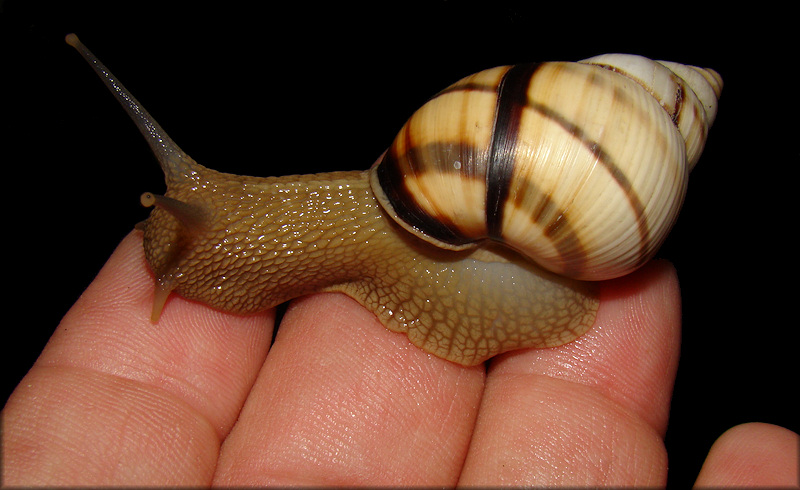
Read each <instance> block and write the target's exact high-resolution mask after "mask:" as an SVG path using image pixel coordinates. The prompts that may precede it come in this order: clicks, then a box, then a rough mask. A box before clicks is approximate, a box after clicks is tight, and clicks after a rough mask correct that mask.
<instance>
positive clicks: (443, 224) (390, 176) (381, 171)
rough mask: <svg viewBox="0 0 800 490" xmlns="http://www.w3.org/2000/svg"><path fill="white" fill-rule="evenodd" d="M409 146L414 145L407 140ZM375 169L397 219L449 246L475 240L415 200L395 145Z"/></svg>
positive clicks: (444, 217) (409, 157) (449, 220)
mask: <svg viewBox="0 0 800 490" xmlns="http://www.w3.org/2000/svg"><path fill="white" fill-rule="evenodd" d="M409 133H410V131H409ZM409 148H416V147H415V146H413V145H412V144H411V143H409ZM416 153H418V152H417V151H411V152H409V153H407V154H406V155H405V158H406V159H409V160H414V158H415V156H414V155H415V154H416ZM376 172H377V176H378V181H379V183H380V186H381V188H382V189H383V192H384V194H385V195H386V199H387V201H388V202H389V203H391V206H392V209H393V211H394V213H395V214H396V215H397V218H398V219H399V220H401V221H403V222H404V223H406V224H407V225H409V226H411V227H413V228H415V229H417V230H420V231H421V232H422V233H424V234H425V235H428V236H431V237H433V238H436V239H437V240H440V241H442V242H444V243H449V244H451V245H464V244H467V243H470V242H472V241H474V238H471V237H468V236H466V235H464V234H463V233H461V231H460V229H459V227H458V225H457V224H456V223H453V222H452V220H451V219H450V218H449V217H447V216H440V215H436V216H434V215H431V214H429V213H428V212H426V211H425V210H424V209H423V208H422V207H421V206H420V205H419V204H418V203H417V199H416V198H415V197H414V196H413V195H412V194H411V192H410V191H409V189H408V187H407V186H406V185H405V183H404V182H405V179H404V176H403V174H402V173H401V172H400V165H399V164H398V163H397V155H396V154H395V152H394V148H392V149H390V150H389V151H388V152H386V155H385V156H384V157H383V161H382V162H381V164H380V165H378V168H377V169H376Z"/></svg>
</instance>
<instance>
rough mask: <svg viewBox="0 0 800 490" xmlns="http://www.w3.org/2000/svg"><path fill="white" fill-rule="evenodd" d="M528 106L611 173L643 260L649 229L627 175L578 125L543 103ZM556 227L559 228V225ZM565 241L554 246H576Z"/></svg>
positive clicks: (570, 239)
mask: <svg viewBox="0 0 800 490" xmlns="http://www.w3.org/2000/svg"><path fill="white" fill-rule="evenodd" d="M528 107H529V108H531V109H533V110H535V111H537V112H539V113H540V114H541V115H543V116H544V117H546V118H548V119H549V120H551V121H553V122H554V123H556V124H559V125H560V126H561V127H563V128H564V130H565V131H566V132H567V133H568V134H570V135H571V136H572V137H573V138H575V140H576V141H578V142H579V143H580V144H582V145H583V146H584V147H585V148H586V149H587V150H589V151H590V152H591V153H592V154H593V155H595V157H596V158H597V162H598V163H600V164H601V165H603V167H605V169H606V170H607V171H608V173H609V175H611V178H612V179H614V181H615V182H616V183H617V186H618V187H619V188H620V189H622V191H623V192H624V193H625V196H626V197H627V199H628V204H629V205H630V207H631V210H632V211H633V214H634V215H635V216H636V223H637V225H638V232H639V260H638V261H637V262H639V263H643V262H645V261H646V260H647V258H648V253H649V250H650V249H651V246H652V244H651V241H652V240H651V237H650V229H649V226H648V224H647V218H646V216H645V212H644V204H643V203H642V200H641V199H640V198H639V196H638V194H637V193H636V191H635V190H634V188H633V185H632V184H631V182H630V180H628V177H627V176H626V175H625V172H624V171H623V170H622V169H621V168H620V167H619V166H618V165H617V164H616V163H614V159H613V158H611V155H609V154H608V153H607V152H606V151H605V150H604V149H603V148H602V147H601V145H600V144H599V143H598V142H596V141H594V140H592V139H591V138H589V137H588V136H587V135H586V133H585V132H584V131H583V130H582V129H581V128H580V127H579V126H578V125H576V124H574V123H573V122H571V121H569V120H567V119H565V118H564V117H562V116H561V115H560V114H558V113H556V112H555V111H554V110H552V109H551V108H549V107H547V106H545V105H544V104H540V103H536V102H529V103H528ZM558 228H561V226H559V227H558ZM567 229H568V228H567ZM569 233H570V235H571V234H573V233H574V232H572V231H571V230H570V232H569ZM567 242H569V244H564V245H563V246H558V245H556V247H557V248H559V249H562V248H563V249H564V250H569V249H570V248H572V247H575V246H576V242H575V241H574V240H573V239H572V238H569V239H568V240H567Z"/></svg>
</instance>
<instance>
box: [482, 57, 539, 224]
mask: <svg viewBox="0 0 800 490" xmlns="http://www.w3.org/2000/svg"><path fill="white" fill-rule="evenodd" d="M538 68H539V64H534V63H530V64H524V65H515V66H512V67H511V68H510V69H509V70H508V71H507V72H506V73H505V75H504V76H503V80H502V81H501V82H500V86H499V87H498V90H497V92H498V93H497V105H496V106H495V116H494V128H493V129H492V141H491V143H490V146H489V164H488V165H487V166H486V229H487V230H488V233H489V237H491V238H494V239H501V238H502V236H503V210H504V209H505V203H506V201H507V200H508V193H509V188H510V187H511V183H512V180H513V178H514V163H515V162H514V160H515V153H516V152H515V148H516V146H517V141H518V139H519V128H520V122H521V119H522V111H523V110H524V109H525V106H526V105H527V103H528V87H530V84H531V79H532V78H533V77H534V75H535V74H536V70H537V69H538Z"/></svg>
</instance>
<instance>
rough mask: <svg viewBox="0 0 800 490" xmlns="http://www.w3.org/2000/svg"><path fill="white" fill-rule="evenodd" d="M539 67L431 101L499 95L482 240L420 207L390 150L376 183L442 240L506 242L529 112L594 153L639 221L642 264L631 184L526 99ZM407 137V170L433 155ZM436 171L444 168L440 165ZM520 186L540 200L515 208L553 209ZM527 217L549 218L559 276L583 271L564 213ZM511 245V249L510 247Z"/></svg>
mask: <svg viewBox="0 0 800 490" xmlns="http://www.w3.org/2000/svg"><path fill="white" fill-rule="evenodd" d="M539 66H540V64H521V65H515V66H513V67H510V68H509V70H508V72H507V73H505V74H504V75H503V78H502V80H501V82H500V84H499V86H498V87H495V86H491V85H483V84H476V83H465V84H455V85H453V86H451V87H448V88H447V89H445V90H443V91H441V92H439V93H438V94H437V95H435V96H434V97H432V99H431V100H433V99H436V98H438V97H440V96H442V95H444V94H448V93H452V92H466V91H481V92H498V100H497V105H496V109H495V110H496V113H495V121H494V125H495V128H494V131H493V136H492V141H491V144H490V148H489V155H490V162H491V163H490V164H489V165H487V166H486V167H487V170H486V172H487V175H486V179H487V186H486V187H487V195H486V208H485V214H486V228H487V231H488V236H487V237H473V236H468V235H466V234H465V233H464V232H463V231H462V230H461V229H460V227H459V225H458V224H457V223H455V222H453V221H452V219H451V218H450V217H449V216H442V215H432V214H430V213H428V212H427V211H426V210H425V209H423V208H422V207H421V206H419V204H417V201H416V199H415V198H414V197H413V196H412V195H411V192H410V191H409V189H408V188H407V187H406V186H405V185H404V184H403V182H404V175H403V171H402V170H401V169H400V165H399V163H398V158H399V157H398V155H397V154H396V153H395V152H394V150H393V148H392V149H390V151H389V152H387V154H386V156H385V157H384V160H383V162H382V163H381V165H379V166H378V168H377V175H378V180H379V182H380V185H381V187H382V188H383V191H384V193H385V194H386V198H387V199H388V201H389V202H390V203H391V205H392V206H393V208H394V212H395V213H396V214H397V217H398V219H400V220H402V221H404V222H405V223H406V224H408V225H409V226H411V227H413V228H416V229H417V230H420V231H421V232H422V233H424V234H425V235H428V236H431V237H433V238H434V239H437V240H439V241H441V242H444V243H448V244H452V245H464V244H467V243H470V242H473V241H476V240H480V239H483V238H492V239H496V240H502V241H505V240H503V238H504V237H503V230H502V227H503V226H502V225H503V215H504V206H505V203H506V202H507V200H508V198H509V192H510V189H511V183H512V179H513V178H514V175H513V174H514V172H513V170H514V163H515V162H514V155H513V147H514V145H515V143H516V142H517V140H518V138H519V128H520V120H521V117H522V114H523V112H524V111H525V110H533V111H536V112H537V113H539V114H540V115H542V116H543V117H545V118H547V119H548V120H550V121H552V122H553V123H554V124H558V125H559V126H561V127H562V128H563V129H564V130H565V132H566V133H567V134H569V135H570V136H571V137H573V138H574V139H575V140H576V141H577V142H579V143H580V144H581V145H582V146H584V147H585V148H586V149H587V150H588V151H590V152H591V153H592V154H594V155H595V156H596V158H597V161H598V163H600V164H601V165H602V166H603V167H605V168H606V170H607V171H608V173H609V174H610V175H611V177H612V179H613V180H614V181H615V182H616V183H617V186H618V187H619V188H620V189H621V190H622V191H623V192H624V194H625V196H626V197H627V200H628V202H629V205H630V208H631V210H632V212H633V214H634V215H635V216H636V222H637V223H638V234H639V236H640V246H639V257H640V258H639V262H644V261H646V260H647V258H648V253H649V250H650V249H651V245H652V244H651V242H652V238H651V237H650V231H649V226H648V223H647V219H646V217H645V214H644V205H643V203H642V201H641V199H640V198H639V196H638V195H637V194H636V192H635V191H634V189H633V185H632V184H631V182H630V180H628V177H627V176H626V175H625V173H624V171H623V170H622V169H621V168H620V167H619V166H618V165H617V164H616V163H615V162H614V161H613V158H612V157H611V155H610V154H609V153H608V152H606V151H605V150H604V149H603V148H602V146H601V144H600V143H599V142H597V141H595V140H593V139H592V138H590V137H589V136H588V135H587V134H586V133H585V131H583V130H582V129H581V128H580V127H579V125H578V124H576V123H575V122H573V121H570V120H569V119H568V118H566V117H564V116H563V115H561V114H559V113H558V112H557V111H556V110H554V109H553V108H551V107H549V106H547V105H546V104H542V103H539V102H536V101H533V100H529V98H528V95H527V93H528V89H529V87H530V84H531V83H532V82H533V79H534V77H535V74H536V72H537V69H538V68H539ZM406 138H407V139H408V140H407V141H406V142H405V147H406V148H411V149H412V150H410V151H409V152H408V153H407V154H406V155H404V156H403V158H404V159H406V160H407V161H408V162H411V166H412V167H414V166H415V165H414V162H415V161H418V160H419V158H420V156H419V155H422V154H424V153H429V154H430V153H432V152H431V151H423V150H421V149H419V148H417V146H416V145H415V144H414V142H413V141H411V140H410V139H411V138H412V135H411V132H410V131H409V132H406ZM434 153H435V152H434ZM420 167H421V166H420ZM437 171H449V170H448V169H447V168H443V167H440V168H438V169H437ZM519 185H523V186H525V187H526V188H528V189H529V192H530V193H532V194H531V195H536V194H539V195H540V196H542V197H541V199H539V200H538V201H537V200H535V199H531V200H527V199H526V200H524V201H517V202H515V203H514V204H515V205H516V206H518V207H520V208H521V207H524V206H525V202H539V203H540V206H539V207H540V208H541V205H543V206H547V207H551V206H554V205H555V203H553V202H552V201H551V200H550V199H549V197H548V196H547V195H546V193H545V192H544V191H542V190H541V189H539V188H538V186H537V185H536V184H535V183H534V182H526V183H525V184H520V183H517V184H516V186H519ZM527 215H528V216H530V217H531V222H532V223H537V222H538V221H539V220H540V217H541V216H543V215H548V216H554V218H553V219H552V220H551V222H550V223H541V228H542V230H543V233H544V235H545V236H547V237H549V238H550V239H551V241H552V242H553V246H554V247H555V248H556V249H557V250H558V251H559V255H561V256H562V257H563V258H564V271H563V272H564V273H566V274H575V275H580V273H581V271H582V270H583V269H584V268H585V265H586V259H587V254H586V253H583V250H584V248H585V247H584V245H583V244H582V243H581V240H580V238H579V237H578V235H577V233H576V231H575V230H574V229H573V228H572V226H571V225H570V220H569V217H568V215H567V213H565V212H563V211H562V212H556V213H543V212H542V209H530V213H527ZM510 245H512V246H513V244H510ZM576 252H577V253H576Z"/></svg>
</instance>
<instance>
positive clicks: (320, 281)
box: [143, 166, 396, 318]
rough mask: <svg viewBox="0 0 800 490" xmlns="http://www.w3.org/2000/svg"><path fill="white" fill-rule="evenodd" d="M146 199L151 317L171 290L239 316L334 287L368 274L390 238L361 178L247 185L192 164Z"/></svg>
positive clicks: (330, 176)
mask: <svg viewBox="0 0 800 490" xmlns="http://www.w3.org/2000/svg"><path fill="white" fill-rule="evenodd" d="M147 196H148V198H149V201H148V202H147V203H148V204H149V203H153V204H155V206H156V209H155V210H154V211H153V213H152V214H151V216H150V217H149V218H148V220H147V221H146V222H145V223H144V226H143V229H144V237H145V240H144V241H145V252H146V256H147V260H148V262H149V263H150V265H151V268H152V269H153V271H154V273H155V275H156V278H157V281H158V288H159V290H160V291H161V292H160V293H159V295H157V302H156V303H157V304H156V305H155V307H154V317H155V318H157V316H158V313H159V312H160V309H161V306H162V304H163V300H165V299H166V296H167V295H168V294H169V292H170V291H176V292H177V293H179V294H181V295H182V296H184V297H186V298H189V299H194V300H198V301H201V302H204V303H207V304H209V305H211V306H213V307H215V308H219V309H222V310H225V311H231V312H237V313H248V312H253V311H258V310H263V309H266V308H269V307H272V306H275V305H277V304H279V303H282V302H284V301H286V300H288V299H291V298H294V297H298V296H301V295H303V294H308V293H311V292H314V291H322V290H336V289H337V288H338V286H339V285H341V284H343V283H347V282H350V281H352V280H353V279H354V278H356V277H361V276H363V274H364V273H365V269H374V265H375V261H374V260H373V258H374V257H373V255H374V254H373V252H370V251H371V250H372V251H376V250H380V251H381V253H386V249H387V247H389V248H391V247H390V246H389V245H387V244H388V243H391V242H392V240H391V239H390V238H389V237H390V236H391V235H395V234H396V231H395V230H394V227H393V226H392V225H390V224H389V222H388V221H387V219H386V218H385V216H384V214H383V211H382V210H381V208H380V205H379V204H378V202H377V201H376V200H375V198H374V197H373V194H372V192H371V189H370V185H369V179H368V176H367V172H361V171H355V172H330V173H322V174H311V175H295V176H286V177H268V178H256V177H242V176H238V175H232V174H224V173H219V172H216V171H213V170H210V169H206V168H204V167H200V166H198V168H197V169H196V170H195V171H194V172H192V173H191V175H190V176H187V178H186V179H183V180H181V181H177V182H176V181H173V182H170V186H169V189H168V191H167V194H166V196H153V195H152V194H148V195H147ZM144 200H145V197H143V202H144ZM366 272H368V273H369V272H370V271H369V270H367V271H366ZM372 272H374V271H372ZM159 303H160V304H159Z"/></svg>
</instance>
